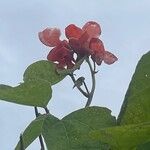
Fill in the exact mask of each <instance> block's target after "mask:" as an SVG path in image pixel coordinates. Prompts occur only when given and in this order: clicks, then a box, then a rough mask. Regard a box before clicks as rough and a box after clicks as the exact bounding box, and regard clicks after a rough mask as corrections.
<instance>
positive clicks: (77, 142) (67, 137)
mask: <svg viewBox="0 0 150 150" xmlns="http://www.w3.org/2000/svg"><path fill="white" fill-rule="evenodd" d="M115 125H116V120H115V117H113V116H111V112H110V110H108V109H106V108H101V107H89V108H84V109H81V110H78V111H75V112H73V113H71V114H69V115H68V116H66V117H65V118H63V119H62V120H60V121H58V122H56V123H55V124H53V126H51V124H50V122H49V121H48V119H47V120H45V123H44V125H43V132H42V134H43V136H44V139H45V142H46V145H47V148H48V149H49V150H75V149H77V150H100V149H103V150H107V149H108V148H109V146H108V145H107V144H106V143H105V142H95V141H94V142H93V141H92V140H91V138H89V137H88V133H89V132H90V131H93V130H96V129H100V128H104V127H110V126H115Z"/></svg>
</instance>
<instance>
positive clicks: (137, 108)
mask: <svg viewBox="0 0 150 150" xmlns="http://www.w3.org/2000/svg"><path fill="white" fill-rule="evenodd" d="M147 121H150V52H148V53H147V54H145V55H144V56H143V57H142V58H141V60H140V61H139V63H138V65H137V67H136V70H135V73H134V75H133V77H132V80H131V83H130V85H129V88H128V90H127V93H126V96H125V100H124V102H123V105H122V108H121V112H120V114H119V117H118V124H121V125H125V124H136V123H142V122H147Z"/></svg>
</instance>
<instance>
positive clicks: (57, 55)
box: [47, 41, 74, 68]
mask: <svg viewBox="0 0 150 150" xmlns="http://www.w3.org/2000/svg"><path fill="white" fill-rule="evenodd" d="M66 44H67V42H66V41H62V42H61V43H60V44H59V45H58V46H56V47H55V48H53V49H52V50H51V51H50V52H49V54H48V56H47V59H48V60H49V61H53V62H55V61H57V63H58V65H57V66H58V67H59V68H64V67H65V66H67V68H71V67H72V66H73V65H74V64H73V62H74V58H73V51H71V50H70V49H68V48H67V46H68V45H66Z"/></svg>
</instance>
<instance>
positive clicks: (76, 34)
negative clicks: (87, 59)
mask: <svg viewBox="0 0 150 150" xmlns="http://www.w3.org/2000/svg"><path fill="white" fill-rule="evenodd" d="M82 33H83V31H82V29H80V28H79V27H77V26H75V25H74V24H70V25H69V26H67V27H66V28H65V34H66V37H67V38H68V39H70V38H77V39H79V38H80V36H81V35H82Z"/></svg>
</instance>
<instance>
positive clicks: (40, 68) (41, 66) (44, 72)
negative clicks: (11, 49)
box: [24, 60, 65, 85]
mask: <svg viewBox="0 0 150 150" xmlns="http://www.w3.org/2000/svg"><path fill="white" fill-rule="evenodd" d="M64 77H65V76H64V75H60V74H58V73H57V71H56V64H54V63H52V62H50V61H46V60H41V61H37V62H35V63H33V64H31V65H30V66H29V67H28V68H27V69H26V71H25V73H24V81H28V80H30V79H34V80H44V81H47V82H49V83H50V84H51V85H54V84H56V83H58V82H60V81H61V80H63V79H64Z"/></svg>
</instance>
